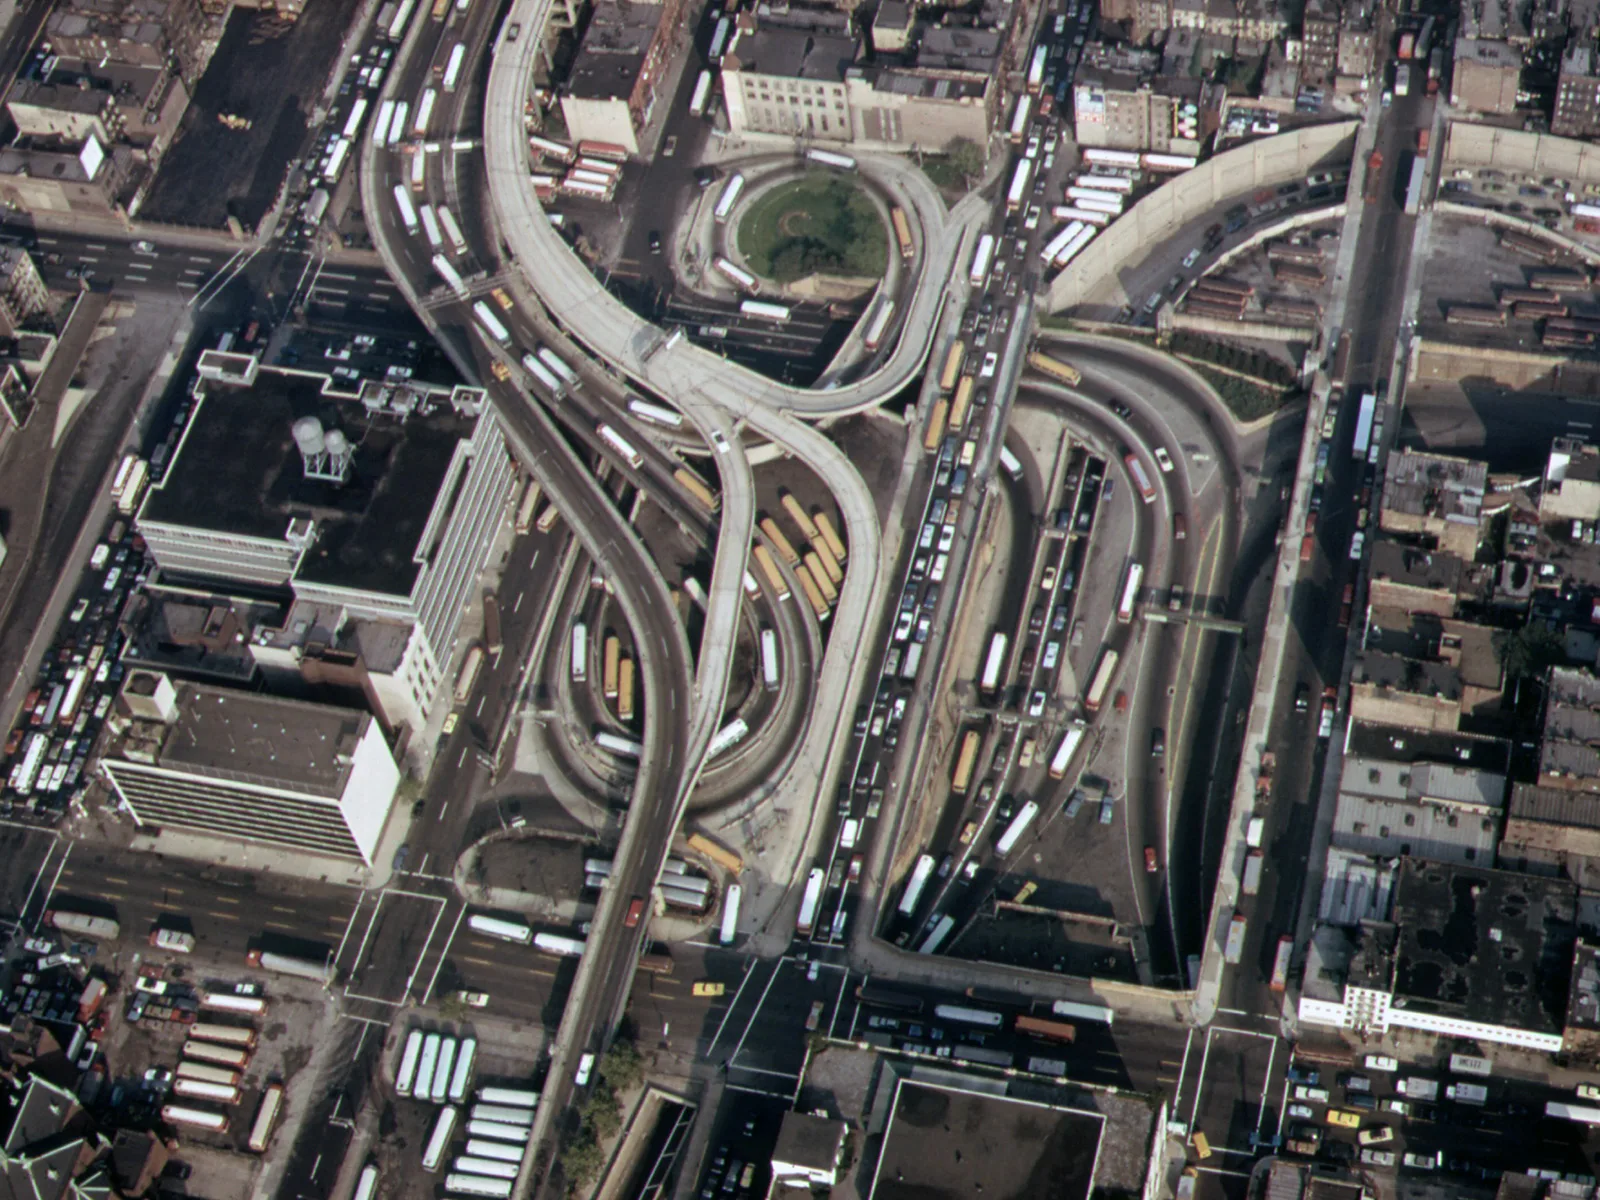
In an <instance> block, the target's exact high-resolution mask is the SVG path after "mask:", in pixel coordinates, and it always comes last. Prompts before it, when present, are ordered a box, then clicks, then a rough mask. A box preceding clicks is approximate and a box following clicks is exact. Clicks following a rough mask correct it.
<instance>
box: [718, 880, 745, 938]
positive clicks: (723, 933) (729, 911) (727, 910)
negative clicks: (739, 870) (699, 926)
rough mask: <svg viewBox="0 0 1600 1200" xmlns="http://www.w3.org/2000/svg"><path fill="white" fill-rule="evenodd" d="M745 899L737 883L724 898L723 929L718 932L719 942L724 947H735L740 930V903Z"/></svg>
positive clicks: (742, 890)
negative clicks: (735, 938)
mask: <svg viewBox="0 0 1600 1200" xmlns="http://www.w3.org/2000/svg"><path fill="white" fill-rule="evenodd" d="M743 898H744V889H743V888H742V887H740V886H739V885H738V884H737V883H735V884H732V885H730V886H729V888H728V891H727V894H726V895H725V896H723V898H722V927H721V928H720V929H719V930H718V931H717V940H718V941H720V942H721V943H722V944H723V945H724V946H731V945H733V938H734V934H735V933H737V932H738V930H739V901H740V900H742V899H743Z"/></svg>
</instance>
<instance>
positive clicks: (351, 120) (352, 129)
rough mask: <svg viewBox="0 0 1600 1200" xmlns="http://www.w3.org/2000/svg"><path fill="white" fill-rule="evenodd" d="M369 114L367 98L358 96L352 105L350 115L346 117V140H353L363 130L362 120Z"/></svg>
mask: <svg viewBox="0 0 1600 1200" xmlns="http://www.w3.org/2000/svg"><path fill="white" fill-rule="evenodd" d="M366 115H367V98H366V97H365V96H357V97H356V102H355V103H354V104H352V105H351V106H350V115H349V116H348V117H346V118H345V119H344V136H345V138H346V140H353V139H354V138H355V136H356V134H358V133H360V132H361V121H362V119H363V118H364V117H365V116H366Z"/></svg>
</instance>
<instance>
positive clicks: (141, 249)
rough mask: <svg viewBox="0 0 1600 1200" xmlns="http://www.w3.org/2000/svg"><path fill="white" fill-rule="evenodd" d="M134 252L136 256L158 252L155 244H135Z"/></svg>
mask: <svg viewBox="0 0 1600 1200" xmlns="http://www.w3.org/2000/svg"><path fill="white" fill-rule="evenodd" d="M133 250H134V253H135V254H154V253H155V252H156V244H155V243H154V242H135V243H134V244H133Z"/></svg>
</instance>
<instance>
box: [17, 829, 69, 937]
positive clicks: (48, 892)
mask: <svg viewBox="0 0 1600 1200" xmlns="http://www.w3.org/2000/svg"><path fill="white" fill-rule="evenodd" d="M71 854H72V843H71V842H68V843H67V848H66V849H65V850H63V851H62V852H61V861H60V862H59V863H57V864H56V874H55V878H54V879H52V880H51V881H50V886H49V887H47V888H46V889H45V892H44V900H43V902H42V903H41V904H40V906H39V913H40V916H41V918H42V917H43V914H44V913H45V912H46V911H47V910H48V909H49V907H50V897H51V896H53V895H55V891H56V885H57V884H59V883H60V882H61V872H62V871H64V870H66V867H67V858H68V857H69V856H70V855H71ZM39 870H40V874H41V876H42V875H43V871H44V868H43V867H42V866H41V867H40V868H39ZM35 882H37V880H35ZM28 898H29V899H30V900H31V899H33V892H32V889H30V890H29V892H28ZM34 927H35V928H36V929H37V928H38V926H37V924H36V925H35V926H34Z"/></svg>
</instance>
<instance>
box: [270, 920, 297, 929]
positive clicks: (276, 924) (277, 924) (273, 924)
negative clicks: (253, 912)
mask: <svg viewBox="0 0 1600 1200" xmlns="http://www.w3.org/2000/svg"><path fill="white" fill-rule="evenodd" d="M262 924H263V925H265V926H266V927H267V928H268V929H298V928H299V926H298V925H291V924H289V923H288V922H287V921H263V922H262Z"/></svg>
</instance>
